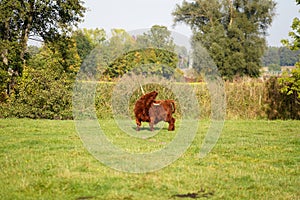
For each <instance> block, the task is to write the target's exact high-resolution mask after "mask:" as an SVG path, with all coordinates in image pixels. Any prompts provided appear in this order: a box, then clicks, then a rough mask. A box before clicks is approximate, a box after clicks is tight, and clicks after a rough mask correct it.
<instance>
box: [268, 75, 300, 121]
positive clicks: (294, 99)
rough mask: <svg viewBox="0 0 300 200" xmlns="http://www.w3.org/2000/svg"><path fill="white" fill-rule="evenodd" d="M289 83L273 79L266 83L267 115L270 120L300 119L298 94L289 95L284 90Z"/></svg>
mask: <svg viewBox="0 0 300 200" xmlns="http://www.w3.org/2000/svg"><path fill="white" fill-rule="evenodd" d="M289 85H290V84H289V83H288V82H283V80H282V79H278V78H276V77H272V78H271V79H269V80H268V82H267V83H266V88H267V94H266V105H267V107H266V114H267V117H268V119H271V120H273V119H300V104H299V102H300V101H299V100H300V99H299V96H298V94H297V92H292V93H288V92H286V90H285V89H284V88H285V87H289Z"/></svg>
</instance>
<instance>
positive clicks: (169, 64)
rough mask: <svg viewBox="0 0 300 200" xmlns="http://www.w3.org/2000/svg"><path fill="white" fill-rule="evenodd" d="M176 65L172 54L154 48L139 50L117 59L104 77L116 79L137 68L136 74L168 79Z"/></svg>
mask: <svg viewBox="0 0 300 200" xmlns="http://www.w3.org/2000/svg"><path fill="white" fill-rule="evenodd" d="M177 63H178V58H177V55H176V54H175V53H173V52H170V51H167V50H164V49H154V48H148V49H141V50H137V51H131V52H129V53H127V54H125V55H124V56H122V57H119V58H118V59H117V60H115V61H114V62H113V63H111V64H110V65H109V67H108V68H107V70H106V71H105V72H104V75H108V76H109V77H110V78H116V77H119V76H122V75H123V74H125V73H127V72H130V71H131V70H133V69H134V68H135V67H137V68H138V69H137V70H135V72H136V73H137V74H139V73H148V74H149V75H150V74H151V75H162V76H163V77H166V78H170V77H172V75H174V73H175V72H176V66H177Z"/></svg>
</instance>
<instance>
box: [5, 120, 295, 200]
mask: <svg viewBox="0 0 300 200" xmlns="http://www.w3.org/2000/svg"><path fill="white" fill-rule="evenodd" d="M101 123H102V124H104V125H103V128H104V129H105V130H106V134H107V137H108V138H110V140H111V141H113V142H114V143H115V144H116V145H119V146H120V147H122V148H124V149H127V150H128V151H133V152H139V151H142V150H145V151H153V150H155V149H160V148H162V147H163V146H164V145H165V144H167V143H168V142H170V141H171V139H172V138H173V137H174V134H175V133H174V132H168V131H167V130H165V129H163V130H162V131H161V132H160V133H159V134H158V135H155V136H153V137H150V138H148V139H138V138H136V139H132V138H131V137H129V136H128V135H126V134H124V133H123V132H122V131H120V130H119V129H118V128H116V127H115V126H114V121H113V120H106V121H102V122H101ZM208 126H209V123H208V121H201V122H200V129H199V131H198V132H197V135H196V138H195V140H194V141H193V143H192V145H191V146H190V148H188V150H187V151H186V152H185V154H184V155H183V156H182V157H180V158H179V159H178V160H176V161H175V162H174V163H172V164H171V165H169V166H168V167H166V168H163V169H162V170H159V171H156V172H151V173H142V174H131V173H125V172H120V171H116V170H113V169H111V168H109V167H107V166H105V165H103V164H102V163H100V162H99V161H98V160H96V159H95V158H94V157H93V156H92V155H90V154H89V152H88V151H87V150H86V149H85V148H84V146H83V143H82V141H81V140H80V138H79V136H78V135H77V132H76V129H75V125H74V122H73V121H50V120H29V119H1V120H0V141H1V143H0V168H1V170H0V188H1V192H0V199H5V200H7V199H22V200H23V199H64V200H66V199H74V200H84V199H127V200H130V199H136V200H139V199H149V200H150V199H191V198H193V197H195V198H200V199H201V198H202V199H300V190H299V188H300V154H299V153H300V121H264V120H261V121H240V120H237V121H226V122H225V126H224V129H223V132H222V135H221V137H220V139H219V140H218V142H217V145H216V146H215V147H214V149H213V150H212V151H211V152H210V153H209V154H208V155H207V156H206V157H205V158H203V159H199V158H198V154H199V151H200V147H201V144H202V140H203V138H204V135H205V133H206V131H207V127H208Z"/></svg>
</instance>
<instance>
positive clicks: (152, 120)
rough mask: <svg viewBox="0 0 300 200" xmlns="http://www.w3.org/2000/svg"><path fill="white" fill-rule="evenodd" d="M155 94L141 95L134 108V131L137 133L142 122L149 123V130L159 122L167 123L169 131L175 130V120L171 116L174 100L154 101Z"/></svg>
mask: <svg viewBox="0 0 300 200" xmlns="http://www.w3.org/2000/svg"><path fill="white" fill-rule="evenodd" d="M157 94H158V93H157V92H156V91H153V92H150V93H147V94H145V95H143V96H142V97H141V98H140V99H139V100H138V101H137V102H136V103H135V107H134V114H135V120H136V124H137V128H136V130H137V131H139V130H140V127H141V124H142V122H149V124H150V130H151V131H153V126H154V125H155V124H157V123H158V122H160V121H165V122H168V123H169V128H168V130H169V131H174V130H175V118H173V117H172V114H173V113H174V112H175V102H174V100H155V98H156V96H157Z"/></svg>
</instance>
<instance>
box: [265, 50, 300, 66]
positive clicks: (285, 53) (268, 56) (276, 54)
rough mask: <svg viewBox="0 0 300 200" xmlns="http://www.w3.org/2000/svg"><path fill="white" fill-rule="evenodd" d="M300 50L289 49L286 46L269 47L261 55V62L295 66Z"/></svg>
mask: <svg viewBox="0 0 300 200" xmlns="http://www.w3.org/2000/svg"><path fill="white" fill-rule="evenodd" d="M299 54H300V50H294V51H293V50H291V49H289V48H288V47H269V48H268V49H267V50H266V52H265V54H264V56H263V57H262V64H263V66H265V67H270V66H295V64H296V63H297V61H299Z"/></svg>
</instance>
